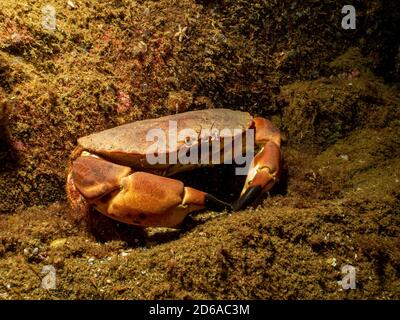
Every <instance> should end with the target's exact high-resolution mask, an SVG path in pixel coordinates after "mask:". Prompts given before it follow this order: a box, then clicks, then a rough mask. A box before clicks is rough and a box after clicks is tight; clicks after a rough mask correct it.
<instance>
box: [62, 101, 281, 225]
mask: <svg viewBox="0 0 400 320" xmlns="http://www.w3.org/2000/svg"><path fill="white" fill-rule="evenodd" d="M187 129H191V130H192V132H195V133H196V136H195V137H192V139H191V144H190V147H189V148H194V147H197V148H198V147H199V146H201V145H202V144H203V143H209V142H210V141H207V139H204V133H207V134H211V135H210V137H212V133H213V132H214V131H215V130H217V131H218V132H219V133H220V136H219V138H220V139H221V143H220V146H224V143H223V141H225V139H229V140H230V141H235V139H243V137H245V136H246V131H247V130H248V129H255V132H256V133H255V142H256V144H258V145H260V146H261V147H262V149H261V151H260V153H259V154H257V155H256V157H255V159H254V160H253V163H252V165H251V167H250V171H249V175H248V179H247V181H246V185H245V187H244V189H243V192H242V196H245V197H244V198H243V197H241V199H239V201H238V203H239V205H238V208H239V209H241V208H242V207H244V206H246V205H248V204H249V202H252V201H254V199H255V197H256V195H257V196H259V195H260V194H261V193H263V192H265V191H266V190H267V191H268V190H269V189H270V188H271V187H272V185H273V184H274V183H275V180H276V178H277V177H279V173H280V162H281V152H280V133H279V130H278V129H277V128H276V127H275V126H274V125H273V124H272V123H271V122H269V121H268V120H266V119H263V118H256V119H253V118H252V116H251V115H250V114H249V113H247V112H241V111H233V110H229V109H210V110H199V111H191V112H186V113H181V114H176V115H170V116H165V117H161V118H157V119H149V120H143V121H136V122H133V123H129V124H125V125H122V126H118V127H115V128H111V129H108V130H105V131H102V132H98V133H95V134H92V135H89V136H86V137H82V138H80V139H78V147H77V148H76V149H75V151H74V152H73V154H72V157H71V163H70V167H69V174H68V178H67V193H68V198H69V200H70V202H71V204H72V207H73V208H74V209H75V210H80V211H87V210H88V207H90V206H93V207H95V208H96V209H97V210H98V211H100V212H102V213H103V214H105V215H107V216H109V217H111V218H113V219H116V220H119V221H122V222H126V223H130V224H136V225H141V226H165V227H177V226H179V224H180V223H181V222H182V220H183V219H184V218H185V216H186V215H187V214H188V213H190V212H192V211H196V210H199V209H202V208H206V207H207V208H211V209H225V208H228V209H229V208H231V206H230V205H229V204H226V203H224V202H222V201H219V200H218V199H216V198H215V197H213V196H211V195H209V194H206V193H204V192H202V191H199V190H195V189H193V188H190V187H185V186H184V185H183V183H182V182H180V181H178V180H174V179H171V178H167V177H168V176H171V175H173V174H175V173H177V172H181V171H185V170H190V169H192V168H193V167H194V166H196V167H197V166H198V165H194V164H187V165H183V164H180V163H175V164H171V163H170V162H169V161H167V162H166V163H164V164H160V163H157V164H150V163H149V162H148V161H147V159H148V156H149V155H150V154H154V149H152V147H153V146H154V140H153V139H149V137H148V134H149V132H151V131H152V130H156V131H154V132H160V130H161V132H163V133H166V134H165V139H166V140H167V141H168V143H167V144H166V146H165V148H164V149H162V152H165V156H166V159H171V158H173V156H174V155H175V157H176V155H177V154H179V153H180V152H187V151H188V143H187V142H188V141H187V136H185V135H179V134H178V133H180V132H184V131H182V130H187ZM224 129H225V130H224ZM226 129H228V130H226ZM157 130H158V131H157ZM210 139H212V138H210ZM164 142H165V141H164ZM242 145H244V146H245V144H242ZM159 150H160V149H159ZM199 150H200V149H199ZM241 151H243V150H241ZM162 152H161V153H162ZM217 152H218V153H219V156H220V157H221V160H222V158H223V156H224V153H223V152H222V150H217ZM161 155H162V154H160V152H159V151H158V156H161ZM200 156H201V154H200ZM212 156H213V155H212V154H211V153H210V154H209V157H210V158H211V157H212ZM257 157H258V158H259V159H257ZM260 163H262V164H263V165H262V166H260ZM260 179H261V180H260ZM258 180H260V181H261V183H259V182H257V181H258ZM253 181H256V185H254V186H253V185H252V183H253ZM271 181H272V182H271ZM254 189H257V190H256V192H254ZM249 190H250V191H251V192H249ZM243 199H245V200H243Z"/></svg>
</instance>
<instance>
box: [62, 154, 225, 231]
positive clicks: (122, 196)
mask: <svg viewBox="0 0 400 320" xmlns="http://www.w3.org/2000/svg"><path fill="white" fill-rule="evenodd" d="M68 189H69V193H68V195H69V197H70V200H71V202H72V203H73V204H74V205H75V207H78V204H80V200H81V198H82V199H86V201H87V203H88V204H90V205H93V206H94V207H95V208H96V209H97V210H98V211H99V212H101V213H103V214H104V215H106V216H109V217H110V218H112V219H115V220H118V221H121V222H125V223H128V224H135V225H139V226H143V227H157V226H162V227H171V228H176V227H178V226H179V225H180V224H181V223H182V221H183V219H184V218H185V217H186V216H187V215H188V214H189V213H190V212H192V211H196V210H200V209H205V208H207V209H211V210H214V211H222V210H225V209H231V206H230V204H228V203H225V202H223V201H220V200H218V199H217V198H215V197H214V196H212V195H210V194H208V193H206V192H203V191H199V190H196V189H194V188H190V187H185V186H184V184H183V183H182V182H181V181H178V180H175V179H171V178H166V177H162V176H158V175H154V174H151V173H147V172H141V171H135V172H134V171H133V170H132V169H131V168H129V167H125V166H121V165H117V164H113V163H111V162H108V161H106V160H104V159H101V158H98V157H94V156H81V157H79V158H77V159H76V160H75V161H74V162H73V164H72V170H71V175H70V176H69V187H68ZM75 190H76V191H77V192H73V191H75ZM81 195H82V196H81Z"/></svg>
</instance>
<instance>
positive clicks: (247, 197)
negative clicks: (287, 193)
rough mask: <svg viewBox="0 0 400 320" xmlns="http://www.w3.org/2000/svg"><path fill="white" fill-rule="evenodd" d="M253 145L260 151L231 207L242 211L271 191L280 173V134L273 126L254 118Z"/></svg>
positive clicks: (262, 119)
mask: <svg viewBox="0 0 400 320" xmlns="http://www.w3.org/2000/svg"><path fill="white" fill-rule="evenodd" d="M254 125H255V143H256V144H257V145H258V146H259V147H261V150H260V151H259V152H258V153H257V154H256V155H255V157H254V159H253V161H252V163H251V165H250V169H249V172H248V174H247V178H246V182H245V184H244V187H243V190H242V192H241V194H240V197H239V199H238V200H237V201H236V203H235V204H234V206H233V209H234V210H235V211H237V210H242V209H244V208H246V207H247V206H249V205H250V204H252V203H254V202H255V201H256V200H257V199H258V198H259V197H260V196H261V195H262V194H264V193H265V192H268V191H269V190H271V188H272V187H273V186H274V185H275V183H276V181H277V180H278V179H279V176H280V173H281V160H282V154H281V149H280V145H281V134H280V132H279V130H278V129H277V128H276V127H275V125H274V124H273V123H272V122H271V121H269V120H267V119H264V118H254Z"/></svg>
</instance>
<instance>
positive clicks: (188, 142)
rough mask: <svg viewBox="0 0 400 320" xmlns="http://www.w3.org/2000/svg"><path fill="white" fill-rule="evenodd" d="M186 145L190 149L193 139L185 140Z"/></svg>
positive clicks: (187, 138)
mask: <svg viewBox="0 0 400 320" xmlns="http://www.w3.org/2000/svg"><path fill="white" fill-rule="evenodd" d="M185 144H186V145H187V146H188V147H190V146H191V145H192V139H191V138H190V137H186V138H185Z"/></svg>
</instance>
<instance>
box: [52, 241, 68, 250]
mask: <svg viewBox="0 0 400 320" xmlns="http://www.w3.org/2000/svg"><path fill="white" fill-rule="evenodd" d="M66 242H67V239H66V238H59V239H56V240H53V241H52V242H51V243H50V248H52V249H56V248H60V247H62V246H63V245H65V244H66Z"/></svg>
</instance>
